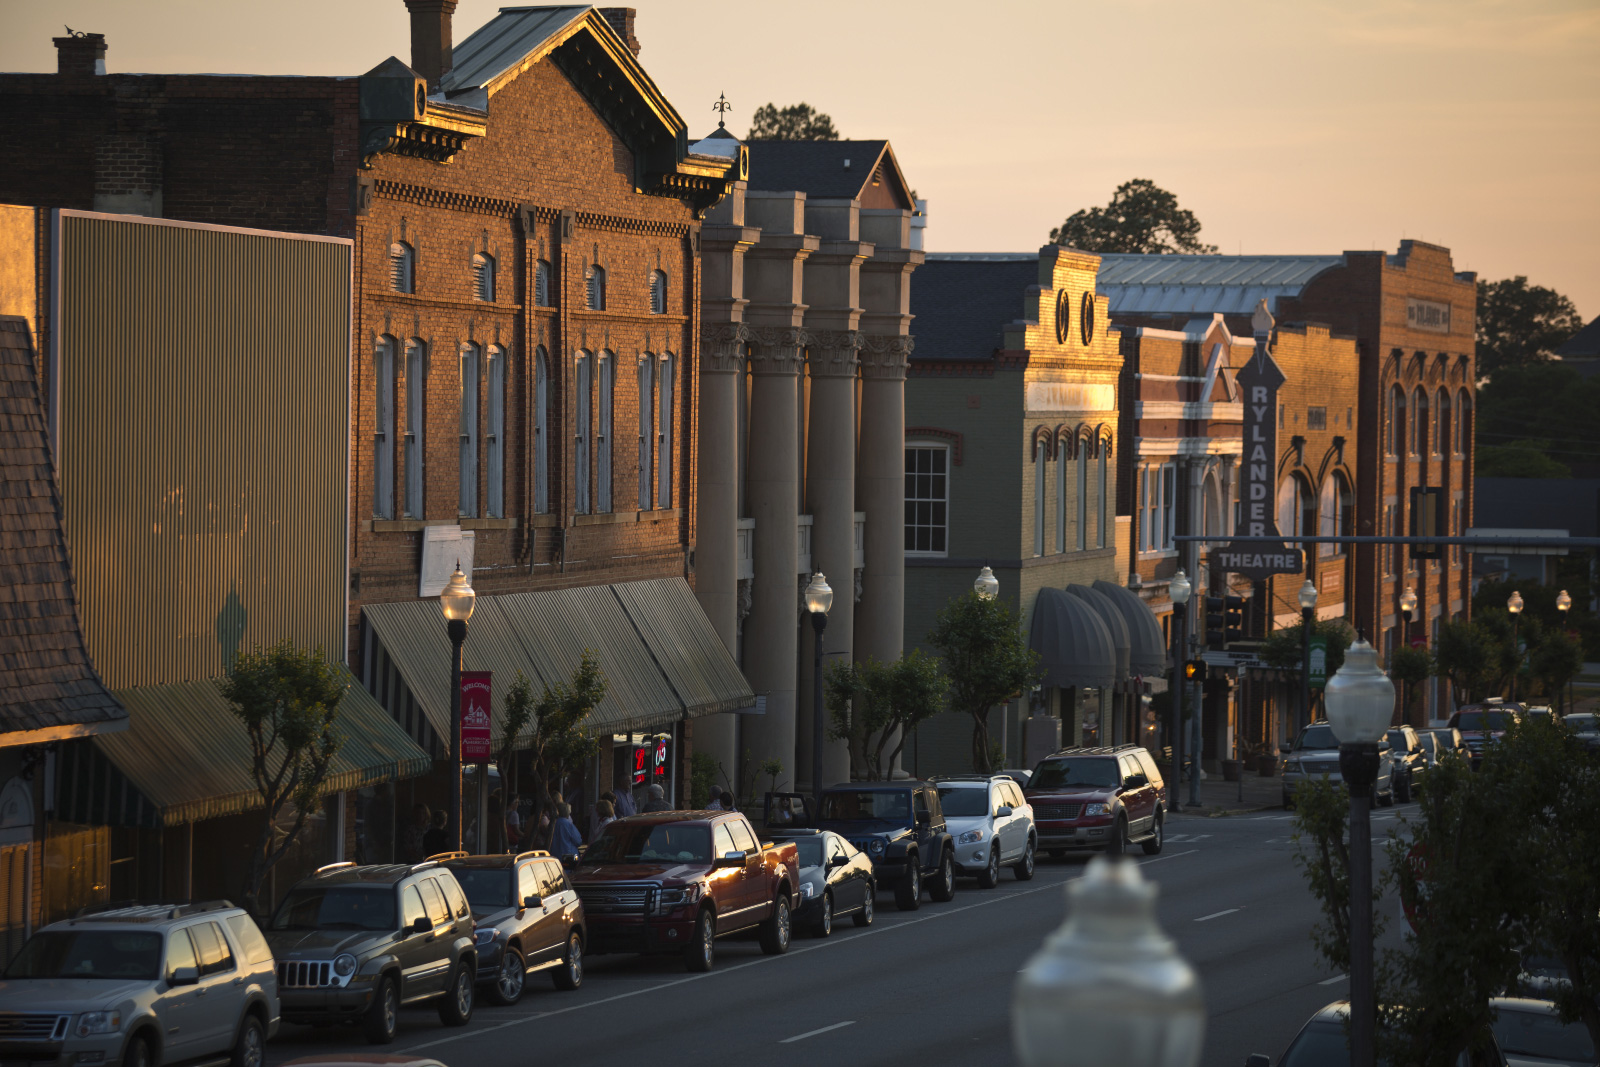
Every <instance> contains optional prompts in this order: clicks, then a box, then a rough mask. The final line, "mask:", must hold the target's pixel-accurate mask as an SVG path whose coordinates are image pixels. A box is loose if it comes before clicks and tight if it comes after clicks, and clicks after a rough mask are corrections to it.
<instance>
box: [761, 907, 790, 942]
mask: <svg viewBox="0 0 1600 1067" xmlns="http://www.w3.org/2000/svg"><path fill="white" fill-rule="evenodd" d="M790 933H791V931H790V929H789V898H788V897H786V896H784V895H783V894H782V893H780V894H778V899H777V900H776V901H774V902H773V905H772V914H771V915H769V916H768V917H767V920H766V921H765V922H763V923H762V924H761V951H762V953H764V954H765V955H768V956H781V955H783V954H784V953H785V952H788V951H789V934H790Z"/></svg>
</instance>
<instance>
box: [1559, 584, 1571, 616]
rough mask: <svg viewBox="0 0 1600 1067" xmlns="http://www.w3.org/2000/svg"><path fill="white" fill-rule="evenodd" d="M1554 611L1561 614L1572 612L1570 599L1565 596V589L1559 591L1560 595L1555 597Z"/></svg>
mask: <svg viewBox="0 0 1600 1067" xmlns="http://www.w3.org/2000/svg"><path fill="white" fill-rule="evenodd" d="M1556 610H1557V611H1559V612H1561V613H1563V614H1565V613H1566V612H1569V611H1571V610H1572V598H1571V597H1569V596H1568V595H1567V591H1566V590H1565V589H1563V590H1561V595H1560V596H1558V597H1556Z"/></svg>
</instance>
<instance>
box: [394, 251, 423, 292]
mask: <svg viewBox="0 0 1600 1067" xmlns="http://www.w3.org/2000/svg"><path fill="white" fill-rule="evenodd" d="M416 268H417V255H416V252H415V251H414V250H413V249H412V247H411V246H410V245H408V244H406V243H405V242H404V241H396V242H395V243H394V244H392V245H390V246H389V288H391V289H393V290H394V291H395V292H397V293H414V292H416V291H417V269H416Z"/></svg>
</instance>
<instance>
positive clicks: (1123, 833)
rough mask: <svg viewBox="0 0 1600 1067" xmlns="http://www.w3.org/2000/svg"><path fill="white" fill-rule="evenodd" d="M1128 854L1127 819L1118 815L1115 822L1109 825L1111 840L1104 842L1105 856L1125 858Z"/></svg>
mask: <svg viewBox="0 0 1600 1067" xmlns="http://www.w3.org/2000/svg"><path fill="white" fill-rule="evenodd" d="M1127 854H1128V817H1127V816H1126V815H1118V816H1117V821H1116V822H1114V823H1112V824H1111V840H1109V841H1107V842H1106V855H1108V856H1126V855H1127Z"/></svg>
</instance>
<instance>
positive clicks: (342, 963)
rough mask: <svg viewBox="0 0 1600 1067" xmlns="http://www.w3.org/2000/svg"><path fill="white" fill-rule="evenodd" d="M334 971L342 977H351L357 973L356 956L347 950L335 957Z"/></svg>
mask: <svg viewBox="0 0 1600 1067" xmlns="http://www.w3.org/2000/svg"><path fill="white" fill-rule="evenodd" d="M333 973H334V974H336V975H338V976H339V977H340V978H349V977H350V976H351V975H352V974H355V973H356V958H355V957H354V956H352V955H350V953H348V952H345V953H343V954H341V955H338V956H335V957H334V958H333Z"/></svg>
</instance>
